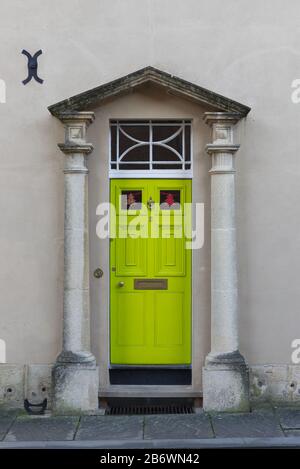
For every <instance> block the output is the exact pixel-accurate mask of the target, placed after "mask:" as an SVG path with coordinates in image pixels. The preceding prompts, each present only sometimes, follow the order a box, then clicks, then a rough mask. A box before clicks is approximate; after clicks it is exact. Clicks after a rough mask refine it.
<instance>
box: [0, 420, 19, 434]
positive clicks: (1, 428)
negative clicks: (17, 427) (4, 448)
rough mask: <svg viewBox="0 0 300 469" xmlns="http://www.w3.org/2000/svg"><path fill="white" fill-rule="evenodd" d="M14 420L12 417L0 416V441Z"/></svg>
mask: <svg viewBox="0 0 300 469" xmlns="http://www.w3.org/2000/svg"><path fill="white" fill-rule="evenodd" d="M15 418H16V417H15V416H14V415H11V416H8V415H6V416H0V440H3V438H4V437H5V435H6V433H7V432H8V430H9V428H10V426H11V424H12V423H13V421H14V420H15Z"/></svg>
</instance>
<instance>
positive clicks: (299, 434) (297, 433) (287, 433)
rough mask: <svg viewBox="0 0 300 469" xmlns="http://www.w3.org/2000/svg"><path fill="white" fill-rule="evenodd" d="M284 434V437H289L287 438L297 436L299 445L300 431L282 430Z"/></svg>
mask: <svg viewBox="0 0 300 469" xmlns="http://www.w3.org/2000/svg"><path fill="white" fill-rule="evenodd" d="M284 434H285V436H289V437H292V436H297V437H298V438H299V443H300V430H297V429H296V430H284ZM299 447H300V445H299Z"/></svg>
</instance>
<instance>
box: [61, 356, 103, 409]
mask: <svg viewBox="0 0 300 469" xmlns="http://www.w3.org/2000/svg"><path fill="white" fill-rule="evenodd" d="M52 380H53V400H52V410H53V412H54V413H55V414H60V415H67V414H69V415H70V414H73V415H75V414H80V413H86V412H91V411H95V410H96V409H98V407H99V403H98V391H99V372H98V367H97V366H96V364H95V362H94V361H92V362H90V363H88V362H85V363H61V362H59V361H58V362H56V364H55V365H54V367H53V371H52Z"/></svg>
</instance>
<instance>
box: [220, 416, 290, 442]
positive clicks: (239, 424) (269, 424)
mask: <svg viewBox="0 0 300 469" xmlns="http://www.w3.org/2000/svg"><path fill="white" fill-rule="evenodd" d="M212 425H213V428H214V432H215V435H216V438H235V437H240V438H269V437H280V436H283V432H282V430H281V428H280V425H279V423H278V420H277V418H276V416H275V415H274V414H273V413H271V412H266V411H263V412H258V411H256V412H252V413H249V414H248V413H247V414H246V413H245V414H219V415H213V416H212Z"/></svg>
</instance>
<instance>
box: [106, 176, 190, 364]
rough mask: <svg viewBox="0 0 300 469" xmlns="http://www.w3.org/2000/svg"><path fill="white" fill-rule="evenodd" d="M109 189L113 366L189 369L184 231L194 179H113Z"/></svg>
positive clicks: (187, 256) (187, 257)
mask: <svg viewBox="0 0 300 469" xmlns="http://www.w3.org/2000/svg"><path fill="white" fill-rule="evenodd" d="M110 189H111V203H112V204H113V205H114V207H115V211H116V217H115V218H116V224H115V226H112V224H111V231H112V233H111V234H112V235H113V232H114V230H115V231H116V236H111V243H110V272H111V274H110V275H111V276H110V355H111V357H110V358H111V363H112V364H126V365H159V364H163V365H168V364H170V365H179V364H190V363H191V251H190V250H189V249H186V239H185V238H184V234H183V233H184V226H185V223H184V220H185V219H186V218H187V217H188V213H187V210H186V209H185V207H184V204H185V203H189V202H191V181H190V180H172V179H167V180H166V179H141V180H137V179H114V180H111V187H110ZM137 216H138V218H137ZM112 222H113V217H112V216H111V223H112Z"/></svg>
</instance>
